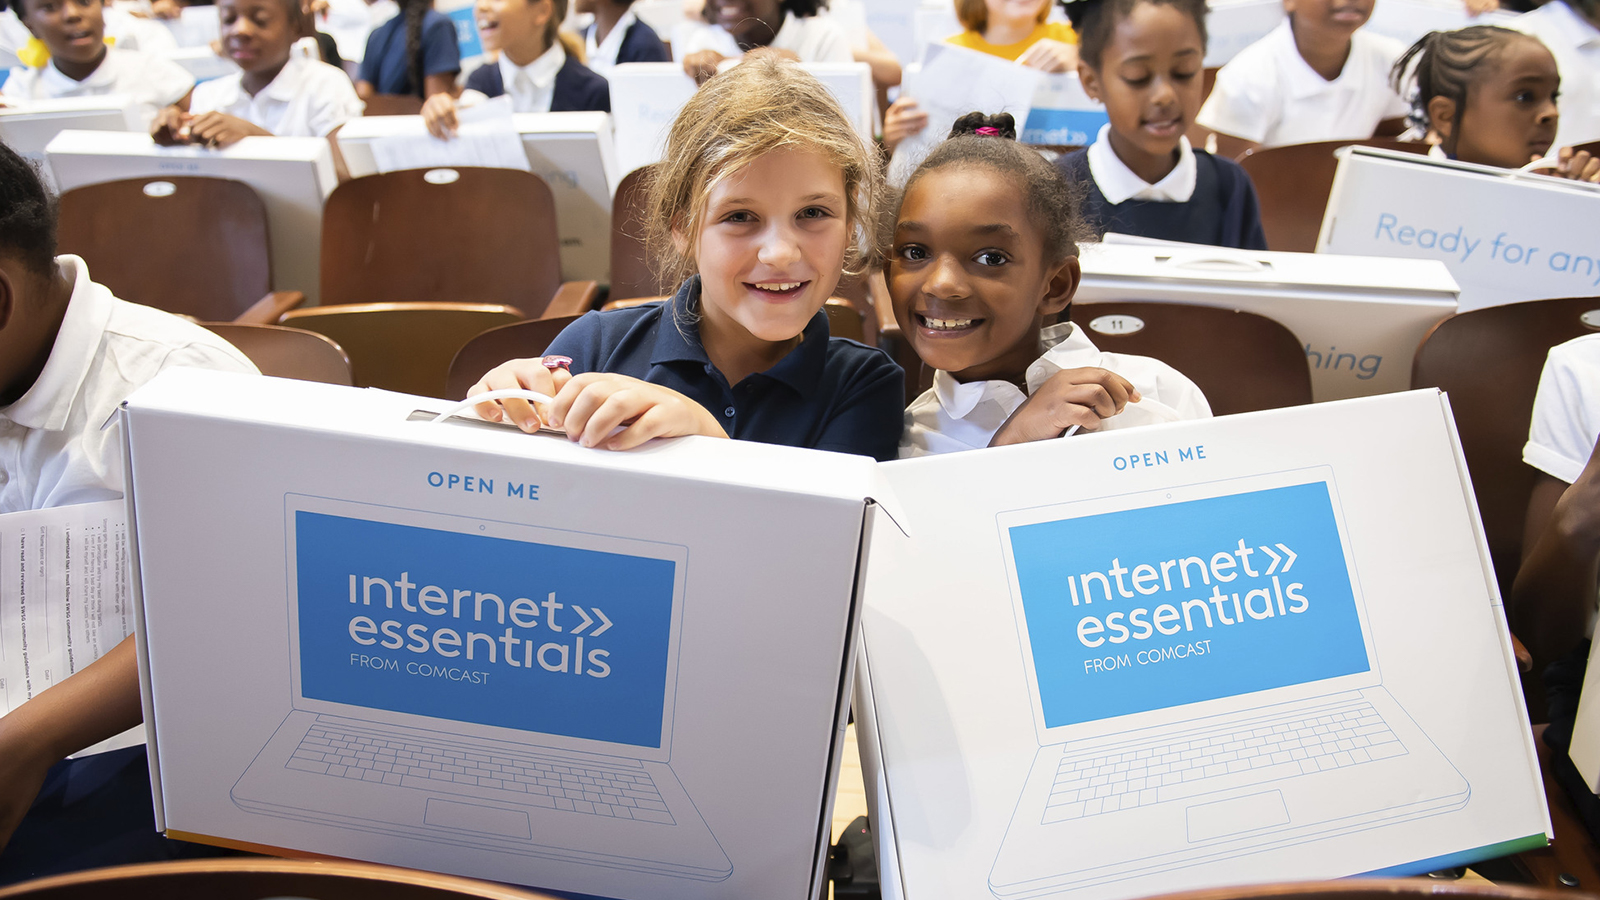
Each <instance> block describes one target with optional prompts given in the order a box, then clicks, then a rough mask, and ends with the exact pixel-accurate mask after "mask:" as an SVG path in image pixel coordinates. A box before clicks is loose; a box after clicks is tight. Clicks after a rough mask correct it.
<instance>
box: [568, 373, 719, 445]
mask: <svg viewBox="0 0 1600 900" xmlns="http://www.w3.org/2000/svg"><path fill="white" fill-rule="evenodd" d="M550 426H551V427H552V428H562V429H565V430H566V432H567V437H569V438H571V439H572V440H574V441H577V442H578V443H580V444H582V445H583V446H585V447H599V448H601V449H604V450H631V449H633V448H634V447H637V446H639V445H640V444H642V443H644V442H645V441H648V440H650V439H651V438H658V437H683V436H684V435H690V434H703V435H706V436H707V437H719V438H725V437H727V436H728V433H727V432H725V431H723V430H722V426H721V425H720V424H718V422H717V420H716V417H715V416H713V415H711V412H710V411H709V410H707V409H706V408H705V407H704V406H701V405H700V404H699V403H696V402H695V401H693V400H691V399H689V398H688V397H685V396H684V395H682V394H680V393H678V392H677V391H675V390H672V389H671V388H666V387H662V386H661V385H659V384H651V383H650V382H648V381H640V380H639V379H637V378H629V377H628V376H626V375H613V374H610V373H607V372H585V373H584V374H582V375H574V376H572V379H571V380H570V381H568V382H567V383H566V386H564V387H563V388H562V389H561V392H560V393H558V394H556V397H555V402H554V403H551V404H550ZM618 427H621V428H622V430H621V431H616V430H617V428H618ZM613 431H616V434H612V432H613Z"/></svg>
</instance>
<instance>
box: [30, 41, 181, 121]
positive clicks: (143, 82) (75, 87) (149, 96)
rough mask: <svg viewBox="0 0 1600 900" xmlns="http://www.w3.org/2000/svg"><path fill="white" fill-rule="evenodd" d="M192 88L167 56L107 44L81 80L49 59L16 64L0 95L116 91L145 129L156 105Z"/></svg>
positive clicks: (45, 95)
mask: <svg viewBox="0 0 1600 900" xmlns="http://www.w3.org/2000/svg"><path fill="white" fill-rule="evenodd" d="M193 88H194V76H193V75H190V74H189V73H188V72H187V71H185V70H184V68H183V67H182V66H180V65H178V64H177V63H175V62H173V61H171V60H168V59H162V58H161V57H159V56H152V55H150V54H149V53H145V52H143V51H139V50H121V49H118V48H116V47H108V48H106V57H105V59H103V60H101V61H100V65H98V66H96V67H95V70H94V71H93V72H90V73H89V76H88V77H87V78H85V79H83V80H82V81H75V80H73V79H71V78H69V77H67V76H66V75H64V74H62V72H61V70H60V69H58V68H56V65H55V63H54V62H53V61H52V62H50V63H47V64H46V65H45V66H44V68H42V69H33V68H29V67H27V66H18V67H15V68H13V69H12V70H11V75H10V76H9V77H8V78H6V83H5V85H4V86H0V94H4V95H5V96H6V97H7V98H8V99H15V100H20V101H29V100H60V99H62V98H66V97H101V96H106V95H108V94H121V95H123V96H126V97H128V98H130V99H132V100H133V102H135V103H137V104H138V105H139V113H140V115H142V116H143V117H144V122H145V127H149V125H150V121H151V120H152V119H154V118H155V115H156V113H157V112H158V111H159V110H160V109H161V108H162V107H166V106H171V105H172V104H174V103H177V102H178V101H179V100H182V99H183V98H184V95H186V94H188V93H189V91H190V90H192V89H193Z"/></svg>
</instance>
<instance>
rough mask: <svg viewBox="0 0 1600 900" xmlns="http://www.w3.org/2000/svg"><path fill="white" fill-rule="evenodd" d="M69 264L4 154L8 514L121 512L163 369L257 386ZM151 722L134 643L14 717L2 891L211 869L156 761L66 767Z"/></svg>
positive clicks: (2, 379) (188, 330)
mask: <svg viewBox="0 0 1600 900" xmlns="http://www.w3.org/2000/svg"><path fill="white" fill-rule="evenodd" d="M152 224H155V223H152ZM55 253H56V210H55V205H54V203H53V202H52V200H51V198H50V197H49V195H48V194H47V193H46V192H45V189H44V185H43V184H42V183H41V181H40V179H39V177H38V174H37V173H36V172H34V170H33V169H32V168H31V167H30V166H29V165H28V164H27V163H26V162H24V161H23V160H22V158H21V157H19V156H18V155H17V154H16V153H14V152H12V150H11V149H10V148H9V147H6V146H4V145H0V513H12V512H20V511H24V510H34V509H45V508H48V507H54V506H68V505H72V504H76V503H89V502H94V501H98V500H114V499H117V498H119V497H121V496H122V483H123V461H122V435H121V429H120V427H119V425H118V421H117V419H116V415H115V414H116V411H117V407H118V406H119V405H120V404H121V403H122V401H123V399H124V398H126V397H127V396H128V394H130V393H132V392H133V390H134V389H135V388H137V387H139V386H140V385H142V384H144V383H145V382H146V381H149V380H150V379H151V378H154V377H155V376H156V374H157V373H158V372H160V371H161V370H162V369H165V368H168V367H169V366H199V367H202V368H210V369H220V370H224V371H233V372H251V373H253V372H255V367H254V366H252V365H251V364H250V362H249V360H247V359H245V358H244V356H242V355H241V354H240V353H239V351H237V350H235V349H234V348H233V347H231V346H229V345H228V344H227V342H225V341H223V340H222V339H221V338H219V337H217V336H216V335H215V334H213V333H212V332H210V331H207V330H205V329H204V328H201V327H200V326H198V325H195V324H193V323H191V322H187V321H185V320H183V319H180V318H178V317H177V316H173V315H168V314H167V313H164V312H160V311H158V310H154V309H150V308H149V307H145V306H138V305H136V304H133V303H128V302H126V301H123V300H118V299H117V298H116V297H114V296H112V295H111V292H110V291H108V290H106V289H105V288H104V287H102V286H100V285H98V284H95V283H94V282H93V281H92V280H91V279H90V277H89V270H88V267H87V266H85V265H84V262H83V260H81V259H79V258H78V257H76V256H56V255H55ZM108 420H109V421H110V425H109V426H107V421H108ZM103 426H104V427H103ZM8 599H9V598H8ZM42 599H43V602H44V603H45V604H46V605H49V604H50V603H60V602H62V600H61V598H52V597H45V598H42ZM40 612H41V613H43V614H44V615H46V616H47V617H48V616H53V615H59V614H60V613H59V612H58V611H52V610H40ZM139 721H140V709H139V673H138V668H137V663H136V660H135V658H134V650H133V639H132V638H127V639H125V640H123V641H122V643H120V644H118V645H117V646H116V647H115V648H113V649H112V650H111V651H110V652H109V653H107V654H106V655H105V656H103V657H101V658H100V659H99V660H96V661H95V662H94V663H93V664H91V665H89V666H87V667H85V668H84V669H82V670H80V671H79V672H78V673H77V674H75V675H73V676H72V677H70V678H67V679H66V680H64V681H61V682H59V683H57V684H56V685H54V686H53V687H51V688H49V689H48V690H45V691H43V692H41V693H39V694H38V695H36V696H35V697H34V698H33V699H31V700H29V701H27V702H26V703H23V704H22V705H21V706H18V707H16V708H14V709H12V710H11V712H10V713H8V714H6V715H5V716H3V717H0V848H4V849H3V850H0V884H10V883H12V882H16V881H22V880H24V879H28V878H36V877H39V876H43V875H55V874H60V873H63V872H68V871H74V870H77V869H86V868H92V867H97V866H109V865H118V864H122V863H133V862H147V861H153V860H161V859H171V858H174V857H177V856H186V855H212V854H211V851H209V850H207V849H206V848H197V847H194V846H192V845H186V844H182V843H180V842H177V841H169V840H167V839H166V838H163V837H162V836H161V835H160V834H158V833H157V832H156V830H155V818H154V813H153V812H152V809H151V803H150V779H149V768H148V764H147V762H146V760H145V752H144V748H143V747H132V748H128V749H123V750H113V751H110V752H108V753H99V754H94V755H91V756H87V757H84V758H81V759H75V760H64V757H66V756H67V754H69V753H75V752H77V751H79V750H82V749H84V748H85V747H89V746H92V745H94V744H97V743H99V742H100V741H102V740H105V739H106V738H109V737H112V736H113V735H116V734H118V733H120V732H122V731H125V730H127V729H129V728H131V727H133V726H135V725H138V724H139Z"/></svg>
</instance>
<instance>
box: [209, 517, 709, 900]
mask: <svg viewBox="0 0 1600 900" xmlns="http://www.w3.org/2000/svg"><path fill="white" fill-rule="evenodd" d="M284 505H285V528H286V545H285V546H286V550H287V554H286V555H287V560H288V563H287V565H288V573H287V574H288V582H287V583H288V592H289V597H288V601H289V602H288V608H289V646H290V657H291V660H290V662H291V667H290V671H291V676H290V678H291V694H292V706H293V711H292V712H291V713H290V714H289V716H288V718H286V719H285V720H284V722H283V724H282V725H281V726H279V728H278V730H277V732H276V733H275V734H274V735H273V736H272V738H271V740H270V741H268V743H267V745H266V746H265V747H264V748H262V750H261V752H260V753H259V754H258V755H257V756H256V758H255V760H254V761H253V762H252V763H251V765H250V766H249V768H248V769H247V770H246V771H245V773H244V774H243V776H241V777H240V779H239V781H238V782H237V783H236V784H235V785H234V787H233V791H232V797H233V801H234V803H235V804H237V805H238V806H239V807H240V808H242V809H245V810H248V811H251V812H256V813H264V814H268V815H275V816H284V817H288V818H294V819H301V820H306V821H314V822H322V823H327V824H333V825H338V826H342V827H350V828H359V829H363V830H367V831H374V832H380V833H384V834H393V835H399V836H402V837H408V838H416V839H421V840H426V841H430V842H444V843H453V844H459V845H464V846H469V847H479V848H485V849H491V850H498V851H504V852H509V853H517V854H524V855H529V856H539V857H546V858H551V859H558V860H562V861H566V862H582V863H588V864H592V865H598V866H607V867H613V868H620V869H627V870H632V871H640V872H649V873H654V874H660V875H666V876H672V877H678V878H688V879H697V880H703V881H720V880H722V879H725V878H727V877H728V876H729V875H730V874H731V873H732V871H733V869H732V866H731V864H730V863H729V860H728V857H727V855H726V854H725V853H724V852H723V851H722V848H721V847H720V846H719V845H718V843H717V840H716V838H715V836H713V835H712V833H711V831H710V829H709V828H707V826H706V823H705V821H704V820H703V819H702V818H701V816H700V813H699V812H698V811H697V810H696V808H695V806H694V803H693V801H691V800H690V798H689V796H688V795H687V794H686V793H685V792H684V789H683V787H682V785H681V784H679V781H678V778H677V776H676V775H674V774H673V772H672V769H671V768H670V767H669V765H668V763H669V761H670V759H671V750H672V718H673V702H674V697H675V693H676V686H677V673H678V652H679V649H678V648H679V632H680V628H681V625H682V619H683V596H684V583H685V567H686V564H687V559H688V555H687V549H686V548H684V547H681V546H677V545H671V544H659V543H652V542H646V541H637V540H630V539H624V538H616V537H608V536H602V535H594V534H584V533H579V532H571V531H561V530H557V529H551V528H543V527H537V526H532V525H523V524H514V523H508V522H499V521H491V520H484V519H471V518H465V517H456V516H449V515H441V514H435V513H426V512H420V511H415V510H406V509H396V508H392V507H381V506H372V505H367V504H360V503H352V502H347V501H342V500H333V499H327V498H318V497H308V496H301V495H295V494H290V495H287V496H286V497H285V504H284Z"/></svg>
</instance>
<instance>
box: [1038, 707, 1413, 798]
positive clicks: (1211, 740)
mask: <svg viewBox="0 0 1600 900" xmlns="http://www.w3.org/2000/svg"><path fill="white" fill-rule="evenodd" d="M1405 752H1406V748H1405V746H1404V745H1402V744H1401V743H1400V740H1399V738H1397V737H1395V735H1394V732H1393V731H1391V730H1390V729H1389V726H1388V725H1387V724H1386V723H1385V722H1384V721H1383V719H1382V717H1380V716H1379V715H1378V713H1377V711H1376V710H1374V709H1373V708H1372V706H1371V704H1368V703H1358V704H1353V705H1351V706H1343V707H1336V708H1334V709H1331V710H1329V709H1322V710H1319V711H1318V712H1317V713H1315V714H1311V715H1306V714H1300V715H1297V716H1294V717H1292V718H1288V719H1285V720H1281V721H1279V720H1271V719H1269V720H1265V721H1263V720H1253V721H1251V722H1249V723H1247V724H1245V725H1243V726H1240V727H1238V728H1236V729H1233V730H1230V731H1228V732H1224V733H1221V734H1210V735H1207V734H1186V735H1184V736H1183V737H1182V738H1181V739H1167V740H1164V741H1162V742H1160V743H1153V744H1148V745H1132V746H1121V747H1115V748H1111V749H1110V750H1109V751H1106V750H1100V751H1097V755H1096V756H1093V757H1088V756H1077V757H1074V756H1063V757H1062V759H1061V762H1060V764H1059V765H1057V767H1056V780H1055V784H1054V786H1052V788H1051V790H1050V799H1049V801H1048V802H1047V804H1046V806H1045V811H1044V819H1043V821H1044V823H1046V824H1048V823H1050V822H1062V821H1066V820H1067V819H1081V818H1084V817H1086V816H1094V815H1099V814H1101V813H1108V812H1116V811H1117V810H1123V809H1133V808H1135V807H1139V806H1149V805H1150V804H1152V803H1161V802H1163V801H1167V800H1181V799H1185V798H1188V797H1194V796H1198V795H1200V794H1208V793H1211V792H1213V791H1221V790H1227V789H1229V788H1236V787H1246V786H1249V785H1253V784H1262V783H1264V782H1268V781H1277V780H1279V779H1283V778H1292V777H1294V776H1296V775H1305V774H1310V773H1312V772H1320V771H1323V770H1326V769H1337V768H1343V767H1345V766H1354V765H1360V764H1361V763H1365V762H1371V761H1374V760H1379V759H1387V758H1389V757H1391V756H1400V755H1402V754H1404V753H1405Z"/></svg>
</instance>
